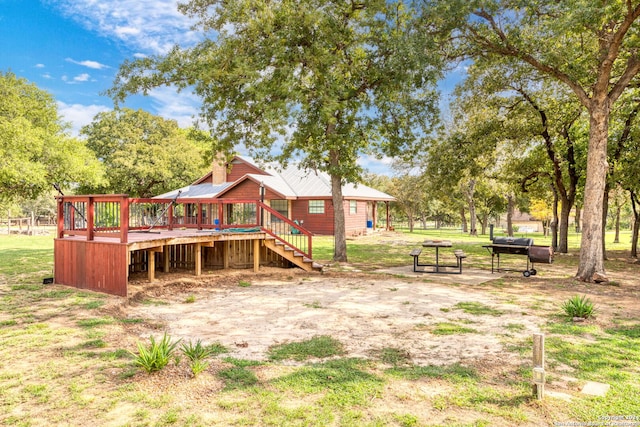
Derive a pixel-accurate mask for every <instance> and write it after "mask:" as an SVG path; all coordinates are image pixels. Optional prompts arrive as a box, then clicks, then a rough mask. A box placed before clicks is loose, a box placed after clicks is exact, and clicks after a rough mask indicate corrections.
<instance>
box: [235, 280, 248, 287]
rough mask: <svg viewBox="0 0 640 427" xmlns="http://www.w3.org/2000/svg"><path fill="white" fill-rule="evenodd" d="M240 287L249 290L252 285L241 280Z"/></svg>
mask: <svg viewBox="0 0 640 427" xmlns="http://www.w3.org/2000/svg"><path fill="white" fill-rule="evenodd" d="M238 286H240V287H241V288H248V287H249V286H251V283H250V282H247V281H246V280H241V281H240V282H239V283H238Z"/></svg>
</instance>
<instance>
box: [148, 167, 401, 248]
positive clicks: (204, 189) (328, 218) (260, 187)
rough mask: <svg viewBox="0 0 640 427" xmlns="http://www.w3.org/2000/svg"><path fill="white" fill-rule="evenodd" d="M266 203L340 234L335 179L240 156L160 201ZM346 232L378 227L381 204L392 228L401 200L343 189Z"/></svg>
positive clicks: (313, 228) (311, 227) (317, 230)
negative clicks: (393, 208)
mask: <svg viewBox="0 0 640 427" xmlns="http://www.w3.org/2000/svg"><path fill="white" fill-rule="evenodd" d="M178 192H180V193H179V199H178V202H180V200H183V201H186V200H184V199H207V198H214V199H229V200H261V201H263V202H264V203H265V204H266V205H269V206H270V207H271V208H272V209H274V210H276V211H278V212H279V213H280V214H282V215H284V216H286V217H287V218H289V219H291V220H294V221H297V222H298V223H299V224H300V225H302V226H303V227H304V228H305V229H307V230H308V231H310V232H311V233H314V234H319V235H332V234H334V228H333V227H334V211H335V208H334V206H333V201H332V198H331V179H330V177H329V175H327V174H326V173H323V172H317V171H307V170H303V169H301V168H299V167H296V166H295V165H291V166H289V167H287V168H279V167H277V166H275V165H268V166H265V167H259V166H257V165H256V164H255V163H254V162H253V161H252V160H251V159H249V158H247V157H244V156H235V157H234V158H233V159H231V161H230V162H228V163H226V164H222V163H219V162H216V161H214V162H213V166H212V170H211V171H210V172H209V173H207V174H206V175H204V176H203V177H201V178H200V179H198V180H197V181H196V182H194V183H193V184H191V185H188V186H186V187H183V188H180V189H176V190H174V191H171V192H168V193H165V194H162V195H159V196H157V198H164V199H173V198H175V197H176V196H178ZM342 195H343V206H342V207H341V208H342V209H344V214H345V232H346V234H347V235H348V236H349V235H351V236H353V235H361V234H365V233H367V232H368V231H371V230H372V229H373V228H374V227H376V224H377V222H378V209H377V206H378V203H381V202H382V203H385V205H386V212H383V213H382V214H383V215H384V216H385V219H386V221H384V224H385V227H388V225H389V221H388V212H389V209H388V207H389V202H391V201H394V200H395V198H394V197H393V196H390V195H388V194H386V193H383V192H381V191H378V190H376V189H373V188H371V187H367V186H366V185H362V184H357V185H355V184H346V185H344V186H343V187H342Z"/></svg>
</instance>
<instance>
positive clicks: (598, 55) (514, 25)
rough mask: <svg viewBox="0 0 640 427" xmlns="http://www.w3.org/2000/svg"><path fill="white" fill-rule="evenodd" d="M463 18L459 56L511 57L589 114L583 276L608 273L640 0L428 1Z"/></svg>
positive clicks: (637, 67)
mask: <svg viewBox="0 0 640 427" xmlns="http://www.w3.org/2000/svg"><path fill="white" fill-rule="evenodd" d="M424 3H425V11H427V12H428V13H438V14H439V15H440V16H442V15H443V14H445V13H448V16H451V17H452V18H453V19H455V20H456V21H457V22H458V31H457V32H456V33H455V39H454V42H455V43H456V47H457V48H458V49H459V50H458V51H457V52H455V54H456V55H459V56H462V57H467V58H481V57H482V58H491V57H493V58H496V59H497V60H500V58H501V57H503V56H508V57H511V58H513V59H515V60H517V61H519V62H520V63H521V64H522V65H525V66H527V67H529V69H530V70H531V73H537V74H540V75H545V76H549V77H552V78H554V79H556V80H557V81H559V82H561V83H563V84H565V85H566V86H567V87H569V88H570V89H571V90H572V91H573V93H574V94H575V96H576V97H577V98H578V100H579V101H580V102H581V103H582V105H583V106H584V107H585V109H586V110H587V112H588V114H589V120H590V127H589V148H588V158H587V171H586V182H585V190H584V215H583V227H582V243H581V248H580V263H579V267H578V271H577V278H578V279H580V280H583V281H596V282H599V281H605V280H607V277H606V273H605V268H604V253H603V245H602V241H603V221H602V218H603V208H604V191H605V185H606V181H607V179H606V178H607V171H608V164H607V138H608V135H609V130H608V125H609V115H610V112H611V109H612V107H613V105H614V104H615V103H616V101H617V100H618V98H619V97H620V95H621V94H622V93H623V92H624V91H625V89H627V87H628V86H629V85H630V83H631V82H632V81H633V80H634V79H635V78H636V76H637V74H638V72H639V71H640V57H639V56H638V48H639V47H640V37H638V36H639V32H640V31H639V26H638V25H637V21H638V18H639V17H640V1H638V0H614V1H609V0H574V1H557V0H539V1H535V2H534V1H523V0H476V1H467V0H460V1H451V0H425V2H424Z"/></svg>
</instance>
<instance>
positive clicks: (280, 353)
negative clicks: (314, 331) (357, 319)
mask: <svg viewBox="0 0 640 427" xmlns="http://www.w3.org/2000/svg"><path fill="white" fill-rule="evenodd" d="M268 353H269V359H271V360H285V359H291V360H298V361H302V360H306V359H309V358H312V357H316V358H325V357H331V356H339V355H341V354H344V348H343V345H342V343H341V342H340V341H338V340H336V339H334V338H332V337H329V336H325V335H321V336H315V337H313V338H311V339H309V340H306V341H300V342H291V343H286V344H278V345H274V346H272V347H270V348H269V352H268Z"/></svg>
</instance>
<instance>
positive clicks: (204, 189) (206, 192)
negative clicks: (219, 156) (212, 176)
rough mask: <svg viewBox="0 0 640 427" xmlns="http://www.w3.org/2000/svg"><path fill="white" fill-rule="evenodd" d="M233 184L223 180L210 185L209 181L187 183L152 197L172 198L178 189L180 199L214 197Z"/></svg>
mask: <svg viewBox="0 0 640 427" xmlns="http://www.w3.org/2000/svg"><path fill="white" fill-rule="evenodd" d="M231 184H233V183H232V182H225V183H223V184H217V185H212V184H209V183H204V184H197V185H187V186H186V187H182V188H179V189H177V190H173V191H169V192H168V193H164V194H161V195H159V196H156V197H154V199H174V198H175V197H176V196H177V195H178V191H181V192H182V193H180V198H181V199H197V198H202V199H207V198H211V197H215V196H216V195H217V194H218V193H220V192H221V191H222V190H224V189H225V188H227V187H228V186H230V185H231Z"/></svg>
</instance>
